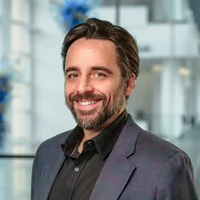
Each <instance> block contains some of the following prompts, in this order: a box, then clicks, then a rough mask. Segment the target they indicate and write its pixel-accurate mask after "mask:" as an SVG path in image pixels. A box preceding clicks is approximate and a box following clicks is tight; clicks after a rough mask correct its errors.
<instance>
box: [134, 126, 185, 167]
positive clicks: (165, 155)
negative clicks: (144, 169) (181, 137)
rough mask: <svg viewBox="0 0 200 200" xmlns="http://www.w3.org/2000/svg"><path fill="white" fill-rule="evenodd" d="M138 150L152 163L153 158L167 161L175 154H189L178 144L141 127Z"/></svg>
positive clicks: (163, 161)
mask: <svg viewBox="0 0 200 200" xmlns="http://www.w3.org/2000/svg"><path fill="white" fill-rule="evenodd" d="M136 151H137V153H139V154H142V155H143V157H144V159H148V160H149V161H150V163H151V161H153V160H156V161H157V162H160V161H161V162H162V163H165V162H167V161H168V160H169V159H170V158H172V157H173V156H174V155H175V154H180V155H184V156H186V157H188V155H187V154H186V153H185V152H184V151H183V150H182V149H180V148H179V147H177V146H176V145H174V144H172V143H171V142H169V141H167V140H165V139H162V138H160V137H158V136H156V135H154V134H152V133H150V132H148V131H145V130H143V129H141V131H140V134H139V136H138V140H137V144H136Z"/></svg>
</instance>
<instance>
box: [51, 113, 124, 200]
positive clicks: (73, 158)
mask: <svg viewBox="0 0 200 200" xmlns="http://www.w3.org/2000/svg"><path fill="white" fill-rule="evenodd" d="M127 116H128V115H127V112H126V110H125V111H124V112H123V113H122V114H121V115H120V116H119V117H118V118H117V119H116V120H115V121H114V122H113V123H111V124H110V125H109V126H108V127H107V128H105V129H104V130H103V131H102V132H101V133H100V134H99V135H97V136H96V137H94V138H92V139H90V140H87V141H85V142H84V145H83V151H82V153H81V154H80V153H79V152H78V146H79V143H80V141H81V139H82V138H83V134H84V133H83V130H82V129H81V128H80V127H79V126H77V127H76V128H75V129H74V130H73V131H72V133H71V134H70V136H69V137H68V138H67V139H66V141H65V142H64V143H63V144H62V149H63V152H64V154H65V155H66V160H65V162H64V164H63V166H62V167H61V170H60V172H59V174H58V176H57V178H56V180H55V182H54V184H53V187H52V190H51V192H50V196H49V200H80V199H81V200H88V199H89V198H90V195H91V193H92V190H93V187H94V185H95V183H96V181H97V178H98V176H99V174H100V172H101V170H102V168H103V166H104V164H105V161H106V159H107V157H108V155H109V153H110V152H111V150H112V148H113V146H114V144H115V142H116V141H117V138H118V136H119V134H120V132H121V131H122V129H123V127H124V125H125V123H126V121H127Z"/></svg>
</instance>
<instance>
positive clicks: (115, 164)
mask: <svg viewBox="0 0 200 200" xmlns="http://www.w3.org/2000/svg"><path fill="white" fill-rule="evenodd" d="M62 57H63V69H64V74H65V97H66V104H67V106H68V108H69V109H70V110H71V112H72V114H73V116H74V118H75V119H76V121H77V124H78V125H77V126H76V127H75V128H74V129H73V130H70V131H67V132H65V133H62V134H59V135H57V136H55V137H53V138H51V139H49V140H47V141H45V142H44V143H42V144H41V145H40V147H39V148H38V150H37V152H36V156H35V159H34V164H33V174H32V194H31V199H32V200H47V199H48V200H88V199H90V200H117V199H120V200H132V199H135V200H153V199H156V200H165V199H167V200H183V199H186V200H197V199H198V197H197V194H196V191H195V187H194V182H193V171H192V164H191V162H190V159H189V157H188V156H187V154H186V153H185V152H183V151H182V150H180V149H179V148H177V147H176V146H174V145H172V144H170V143H169V142H167V141H164V140H162V139H160V138H158V137H156V136H155V135H153V134H151V133H149V132H147V131H145V130H142V129H141V128H140V127H139V126H138V125H137V124H136V123H135V122H134V121H133V119H132V117H131V115H130V114H128V113H127V111H126V104H127V100H128V98H129V96H130V95H131V93H132V91H133V90H134V84H135V80H136V78H137V76H138V73H139V57H138V48H137V44H136V42H135V40H134V39H133V37H132V36H131V35H130V34H129V33H128V32H127V31H126V30H124V29H123V28H121V27H119V26H115V25H112V24H111V23H109V22H107V21H101V20H98V19H94V18H91V19H88V20H87V21H86V22H85V23H83V24H80V25H77V26H76V27H74V28H73V29H72V30H70V31H69V33H68V34H67V35H66V37H65V39H64V42H63V48H62Z"/></svg>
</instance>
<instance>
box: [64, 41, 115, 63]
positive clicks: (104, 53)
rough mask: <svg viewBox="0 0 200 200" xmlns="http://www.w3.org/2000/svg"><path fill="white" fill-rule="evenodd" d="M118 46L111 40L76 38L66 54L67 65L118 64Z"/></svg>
mask: <svg viewBox="0 0 200 200" xmlns="http://www.w3.org/2000/svg"><path fill="white" fill-rule="evenodd" d="M116 60H117V56H116V46H115V44H114V43H113V42H111V41H109V40H102V39H86V38H81V39H78V40H76V41H75V42H74V43H72V45H71V46H70V48H69V50H68V52H67V55H66V66H68V65H75V64H80V63H81V62H82V63H83V64H84V63H85V64H88V65H90V64H95V63H96V64H111V63H112V64H114V63H115V64H116Z"/></svg>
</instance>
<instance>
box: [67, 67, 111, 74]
mask: <svg viewBox="0 0 200 200" xmlns="http://www.w3.org/2000/svg"><path fill="white" fill-rule="evenodd" d="M95 70H97V71H105V72H107V73H108V74H113V72H112V71H111V70H110V69H108V68H107V67H104V66H94V67H92V68H91V71H95ZM71 71H80V68H79V67H75V66H74V67H69V68H67V69H66V70H65V74H67V73H68V72H71Z"/></svg>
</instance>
